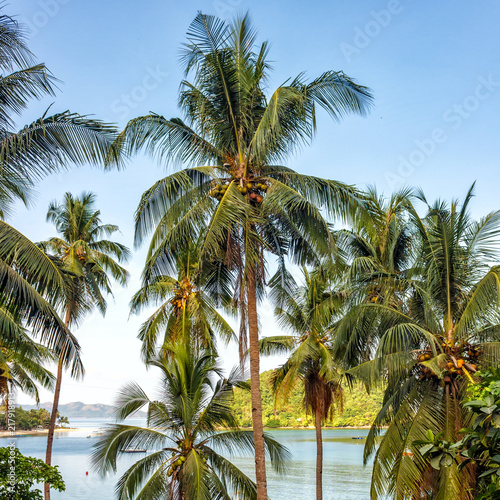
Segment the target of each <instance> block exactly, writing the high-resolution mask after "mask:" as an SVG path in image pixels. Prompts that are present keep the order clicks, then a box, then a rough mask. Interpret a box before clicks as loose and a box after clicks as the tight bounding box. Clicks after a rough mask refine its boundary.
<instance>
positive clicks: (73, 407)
mask: <svg viewBox="0 0 500 500" xmlns="http://www.w3.org/2000/svg"><path fill="white" fill-rule="evenodd" d="M18 406H22V408H23V410H31V409H35V410H36V409H37V408H45V409H46V410H48V411H51V410H52V403H40V405H39V406H36V405H18ZM113 411H114V407H113V406H110V405H104V404H101V403H95V404H85V403H82V402H81V401H78V402H76V403H68V404H65V405H59V414H60V415H62V416H63V417H68V418H69V419H71V418H105V417H111V416H112V414H113ZM134 416H137V417H145V416H146V413H145V412H142V411H140V412H138V413H137V414H136V415H134Z"/></svg>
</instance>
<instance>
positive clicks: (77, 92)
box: [5, 0, 500, 402]
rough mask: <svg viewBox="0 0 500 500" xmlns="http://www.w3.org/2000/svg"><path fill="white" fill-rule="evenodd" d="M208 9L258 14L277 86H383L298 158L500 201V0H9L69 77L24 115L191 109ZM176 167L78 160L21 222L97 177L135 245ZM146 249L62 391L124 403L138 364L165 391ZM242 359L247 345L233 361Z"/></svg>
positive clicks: (304, 164)
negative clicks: (134, 302)
mask: <svg viewBox="0 0 500 500" xmlns="http://www.w3.org/2000/svg"><path fill="white" fill-rule="evenodd" d="M198 10H202V11H203V12H206V13H212V14H217V15H219V16H220V17H223V18H225V19H228V20H230V19H232V18H233V17H234V16H235V15H238V14H241V13H244V12H246V11H247V10H248V11H249V12H250V14H251V17H252V19H253V21H254V24H255V25H256V26H257V28H258V30H259V35H260V37H259V39H260V40H261V41H263V40H265V39H268V40H269V41H270V42H271V52H270V59H271V60H272V61H273V66H274V72H273V73H272V77H271V80H270V82H269V90H272V89H273V88H274V87H276V86H277V85H279V84H281V83H282V82H284V81H285V80H286V79H287V78H289V77H293V76H295V75H297V74H298V73H299V72H301V71H305V72H306V74H307V75H309V76H310V77H311V78H313V77H315V76H317V75H319V74H320V73H321V72H323V71H325V70H330V69H333V70H343V71H344V72H345V73H346V74H348V75H349V76H350V77H352V78H355V79H356V80H357V81H358V82H359V83H361V84H363V85H366V86H368V87H370V88H371V89H372V91H373V94H374V96H375V107H374V109H373V111H372V113H371V114H370V115H369V116H368V117H366V118H360V117H354V116H353V117H349V118H347V119H345V120H344V121H342V122H341V123H340V124H336V123H333V122H332V121H331V120H330V119H329V118H328V117H327V116H326V114H323V113H320V115H319V118H318V133H317V136H316V138H315V141H314V143H313V145H312V146H311V147H307V148H304V149H303V150H302V151H300V152H299V153H297V154H296V155H295V156H294V157H293V158H291V159H290V162H289V164H288V165H289V166H290V167H292V168H296V169H298V170H300V171H302V172H305V173H309V174H313V175H318V176H322V177H328V178H334V179H338V180H342V181H344V182H347V183H352V184H357V185H359V186H361V187H363V186H366V185H375V186H376V187H377V189H378V190H379V191H380V192H384V193H386V194H389V193H391V192H392V191H393V190H395V189H397V188H398V187H401V186H402V185H404V184H409V185H414V186H419V187H422V188H423V189H424V191H425V192H426V194H427V196H428V198H429V199H431V200H432V199H435V198H437V197H441V198H445V199H451V198H456V197H459V198H460V197H463V196H464V194H465V193H466V191H467V189H468V187H469V186H470V185H471V183H472V182H473V181H477V188H476V194H477V198H476V200H475V201H474V203H473V206H472V210H473V213H474V215H475V216H476V217H479V216H482V215H485V214H486V213H487V212H489V211H491V210H495V209H497V208H498V201H497V199H498V197H497V190H498V185H499V180H500V174H499V169H498V160H499V158H500V141H499V140H498V132H499V127H498V111H499V104H500V64H499V63H500V38H499V37H498V25H499V21H500V4H499V3H498V2H496V1H493V0H484V1H482V2H466V1H464V0H458V1H457V0H454V1H451V0H443V1H440V2H429V1H427V2H417V1H411V0H390V1H387V0H375V1H369V2H368V1H356V2H353V1H351V2H348V1H346V0H344V1H339V0H334V1H329V2H320V1H314V0H312V1H309V2H307V3H305V2H298V1H287V2H285V1H283V0H280V1H273V2H269V1H267V2H264V1H261V0H254V1H253V2H249V1H247V0H214V1H205V2H200V1H192V0H186V1H184V2H171V1H160V0H143V1H142V2H136V1H130V0H122V1H117V0H107V1H105V2H104V1H102V0H101V1H97V0H85V1H78V0H23V1H22V2H19V1H17V2H11V3H10V4H8V5H7V6H6V7H5V11H6V12H7V13H9V14H10V15H14V16H17V18H18V20H19V21H20V22H22V23H24V24H25V25H26V27H27V31H28V36H29V45H30V47H31V49H32V51H33V52H34V53H35V54H36V56H37V58H38V60H39V61H43V62H45V63H46V64H47V66H48V67H49V69H50V70H51V71H52V72H53V74H54V75H55V76H56V77H57V78H59V79H60V80H61V84H60V92H59V94H58V95H57V97H56V98H55V99H47V100H44V101H41V102H36V103H33V105H32V106H31V107H30V109H29V112H28V113H26V114H25V115H24V116H23V117H22V119H20V120H19V122H18V123H19V126H21V125H23V124H24V123H27V122H30V121H31V120H34V119H36V118H37V117H39V116H40V115H42V114H43V112H44V111H45V109H46V108H47V107H48V106H49V105H50V104H51V103H52V102H54V104H53V106H52V110H54V111H63V110H66V109H70V110H71V111H74V112H78V113H81V114H93V115H95V116H96V117H98V118H100V119H102V120H105V121H109V122H115V123H118V125H119V126H120V127H123V126H124V125H125V124H126V122H127V121H128V120H129V119H131V118H133V117H135V116H139V115H142V114H146V113H148V112H149V111H154V112H157V113H160V114H164V115H165V116H167V117H172V116H177V115H178V114H179V113H178V109H177V104H176V103H177V94H178V88H179V83H180V81H181V79H182V72H181V69H180V64H179V62H178V55H179V48H180V44H182V43H183V42H184V40H185V32H186V30H187V28H188V26H189V23H190V22H191V21H192V19H193V18H194V17H195V15H196V12H197V11H198ZM170 168H172V167H170ZM168 171H169V170H167V169H166V168H165V166H159V165H157V164H156V163H154V162H153V161H151V160H150V159H148V158H145V157H142V156H139V157H136V158H134V159H133V161H131V162H130V164H129V165H128V167H127V168H126V170H124V171H122V172H107V173H104V172H102V171H99V170H97V169H90V168H80V169H78V170H76V169H71V170H69V171H68V172H65V173H62V174H59V175H53V176H51V177H50V178H48V179H46V180H45V181H43V182H42V183H41V184H40V185H39V186H38V196H37V198H36V202H35V205H34V207H33V208H32V209H31V210H29V211H28V210H26V209H25V208H24V207H22V206H19V207H18V209H17V210H16V213H15V215H14V216H13V218H12V220H11V221H10V222H11V223H12V224H13V225H14V226H15V227H17V228H18V229H20V230H21V231H23V232H24V233H25V234H26V235H27V236H29V237H30V238H32V239H33V240H35V241H36V240H40V239H44V238H46V237H48V236H50V235H52V234H53V228H52V227H51V226H49V225H47V224H46V223H45V212H46V209H47V205H48V203H49V201H50V200H53V199H61V198H62V196H63V194H64V192H65V191H71V192H73V193H80V192H82V191H84V190H90V191H93V192H95V193H96V194H97V196H98V201H97V203H98V206H99V208H100V209H101V211H102V219H103V221H104V222H109V223H115V224H118V225H119V226H120V228H121V232H122V234H121V235H119V237H118V239H119V240H120V241H122V242H123V243H125V244H127V245H129V246H132V233H133V212H134V210H135V207H136V206H137V202H138V200H139V198H140V195H141V194H142V192H143V191H145V190H146V189H147V188H148V187H149V186H150V185H151V184H152V183H153V182H154V181H155V180H156V179H158V178H160V176H162V175H164V174H165V172H168ZM143 259H144V249H139V250H136V251H135V252H134V258H133V260H132V262H131V263H130V264H129V266H128V267H129V269H130V271H131V274H132V276H131V281H130V285H129V287H128V288H127V289H124V290H119V289H117V290H116V293H115V297H114V300H113V299H111V300H110V302H109V309H108V315H107V317H106V320H103V319H102V318H100V317H99V316H97V315H93V316H91V317H89V318H88V319H87V321H85V322H84V323H83V324H82V326H81V328H80V329H79V330H78V331H77V332H76V333H77V334H78V337H79V339H81V343H82V347H83V355H84V362H85V365H86V367H87V376H86V378H85V381H84V382H83V383H76V382H74V381H71V380H69V378H68V377H67V378H66V381H65V383H64V384H63V391H62V395H61V400H62V402H70V401H75V400H81V401H85V402H111V401H112V399H113V397H114V395H115V393H116V390H117V389H118V388H119V387H120V386H121V385H122V384H123V383H124V382H125V381H126V380H129V379H131V378H132V377H133V378H135V379H136V380H138V381H139V383H141V384H142V385H143V386H144V387H145V388H147V389H148V390H150V392H151V390H152V389H154V386H155V379H154V377H153V376H151V374H148V373H146V372H145V370H144V368H143V366H142V365H141V363H140V361H139V355H138V353H139V342H138V341H137V339H136V332H137V328H138V325H139V323H140V321H141V318H131V319H130V320H128V308H127V303H128V301H129V299H130V296H131V295H132V293H133V292H134V291H135V290H136V288H137V286H138V279H139V274H140V270H141V266H142V262H143ZM262 322H263V324H264V325H265V327H264V333H265V334H272V333H274V327H273V326H272V321H271V311H270V310H269V308H267V307H266V306H264V308H263V318H262ZM236 359H237V350H236V348H235V347H234V346H233V347H231V348H230V349H228V351H227V352H226V354H225V364H226V366H230V365H232V364H233V362H236ZM270 366H271V361H267V362H264V367H265V368H269V367H270ZM48 399H50V395H49V394H48V393H44V394H43V395H42V400H43V401H45V400H48ZM20 401H21V402H25V401H27V400H26V398H23V397H22V396H20Z"/></svg>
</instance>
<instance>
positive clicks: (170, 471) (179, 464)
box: [167, 453, 186, 477]
mask: <svg viewBox="0 0 500 500" xmlns="http://www.w3.org/2000/svg"><path fill="white" fill-rule="evenodd" d="M172 456H173V457H175V453H172ZM185 461H186V457H185V456H184V455H180V456H179V458H177V460H175V461H173V462H172V463H171V465H170V467H169V468H168V471H167V476H168V477H170V476H171V475H172V474H173V473H174V472H175V471H176V470H177V469H180V468H181V467H182V464H183V463H184V462H185Z"/></svg>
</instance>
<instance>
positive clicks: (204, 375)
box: [93, 344, 288, 500]
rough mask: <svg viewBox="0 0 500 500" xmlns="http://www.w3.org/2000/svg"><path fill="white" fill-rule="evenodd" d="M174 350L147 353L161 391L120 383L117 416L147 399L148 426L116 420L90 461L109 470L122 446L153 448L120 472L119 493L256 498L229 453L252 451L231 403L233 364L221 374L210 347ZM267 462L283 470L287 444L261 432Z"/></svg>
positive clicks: (179, 499)
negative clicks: (153, 395)
mask: <svg viewBox="0 0 500 500" xmlns="http://www.w3.org/2000/svg"><path fill="white" fill-rule="evenodd" d="M171 349H172V353H171V354H172V355H171V356H167V357H164V358H160V359H157V360H154V361H151V362H150V363H151V366H153V367H155V368H157V369H159V371H160V374H161V392H160V394H159V397H158V399H156V400H150V399H149V398H148V397H147V395H146V394H145V393H144V391H143V390H142V389H141V388H140V387H139V386H138V385H137V384H136V383H133V382H132V383H130V384H129V385H127V386H126V387H124V389H123V390H122V391H121V394H120V397H119V399H118V402H117V417H118V418H119V419H126V418H127V417H129V416H130V415H131V414H133V413H134V412H135V411H137V410H139V409H141V408H143V407H146V408H147V412H148V417H147V427H145V428H142V427H136V426H130V425H126V424H116V425H113V426H112V427H111V428H110V429H109V430H108V431H107V433H106V436H105V437H104V440H103V441H101V442H99V443H98V444H97V445H96V451H95V453H94V456H93V461H94V464H95V465H96V467H97V468H98V469H99V470H100V471H101V472H102V473H107V472H110V471H116V464H117V457H118V456H119V455H120V454H121V453H123V450H127V449H141V448H144V449H147V450H150V451H152V453H150V454H148V455H147V456H146V457H144V458H143V459H141V460H138V461H137V462H136V463H135V464H134V465H133V466H132V467H130V468H129V469H128V470H127V471H126V472H125V474H124V475H123V476H122V477H121V478H120V480H119V481H118V485H117V494H118V498H120V499H123V500H124V499H129V498H137V499H146V498H170V499H172V500H190V499H200V500H202V499H206V500H213V499H227V500H229V499H230V498H233V495H234V494H235V493H236V492H238V494H239V498H242V499H255V498H256V486H255V483H254V482H253V481H252V480H250V479H249V478H248V477H247V476H246V475H245V474H244V473H243V472H242V471H240V470H239V469H238V468H237V467H236V466H235V465H233V464H232V463H231V462H230V460H228V459H227V458H226V457H225V456H223V455H222V454H221V452H223V453H224V454H225V455H226V456H227V455H229V456H232V455H234V454H238V455H240V454H252V453H253V452H254V443H253V433H252V431H249V430H240V429H239V428H238V426H237V421H236V419H235V418H234V414H233V411H232V409H231V402H232V398H233V387H235V386H243V385H244V383H243V382H241V380H239V378H238V376H237V372H233V373H231V374H230V376H229V377H227V378H224V377H223V375H222V372H221V369H220V368H219V367H218V366H217V361H216V357H215V356H214V355H213V353H212V352H210V351H203V350H202V351H201V352H200V353H199V354H197V353H196V350H194V351H193V350H191V349H190V348H189V347H188V346H186V345H182V344H180V345H178V346H176V347H172V348H171ZM264 441H265V444H266V449H267V452H268V456H269V458H270V460H271V463H272V465H273V466H274V467H275V469H276V470H277V471H279V472H283V471H284V467H285V463H284V460H285V459H286V458H288V454H287V452H286V451H285V449H284V448H283V447H282V446H281V445H279V444H278V443H277V442H276V441H274V440H273V439H271V438H270V437H269V436H264Z"/></svg>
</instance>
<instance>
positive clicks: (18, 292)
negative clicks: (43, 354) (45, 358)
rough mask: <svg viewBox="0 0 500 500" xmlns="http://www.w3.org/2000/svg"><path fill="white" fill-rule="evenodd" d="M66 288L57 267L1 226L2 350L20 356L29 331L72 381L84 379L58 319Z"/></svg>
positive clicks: (71, 341)
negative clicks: (68, 371)
mask: <svg viewBox="0 0 500 500" xmlns="http://www.w3.org/2000/svg"><path fill="white" fill-rule="evenodd" d="M70 288H71V282H69V281H68V277H67V274H66V273H65V272H64V271H63V269H62V266H61V263H60V262H58V261H56V260H53V259H51V258H50V257H49V256H47V255H46V254H45V253H44V252H43V251H42V250H41V249H40V248H39V247H38V246H37V245H36V244H35V243H33V242H31V241H30V240H29V239H28V238H26V237H25V236H24V235H22V234H21V233H20V232H19V231H17V230H16V229H14V228H13V227H11V226H10V225H8V224H7V223H6V222H3V221H0V332H1V333H0V342H1V345H2V346H4V347H6V348H8V349H10V350H12V351H16V352H19V354H21V355H22V354H23V352H24V351H25V349H26V346H27V345H28V344H27V339H26V330H29V333H30V335H31V336H33V337H35V338H37V339H39V340H40V343H41V344H43V345H44V346H45V347H46V348H47V349H48V350H49V351H50V352H52V353H53V354H54V355H56V356H58V357H59V358H60V359H61V360H62V361H63V365H64V366H65V367H66V368H70V369H71V373H72V376H75V377H79V376H81V375H82V374H83V366H82V364H81V360H80V356H79V351H80V346H79V345H78V341H77V340H76V339H75V337H74V336H73V335H72V334H71V333H70V332H69V330H68V329H67V327H66V326H65V325H64V323H63V321H62V320H61V319H60V318H59V315H58V313H57V308H58V306H59V305H61V301H62V299H63V297H64V296H65V295H66V294H67V293H68V290H69V289H70ZM28 347H29V346H28Z"/></svg>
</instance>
